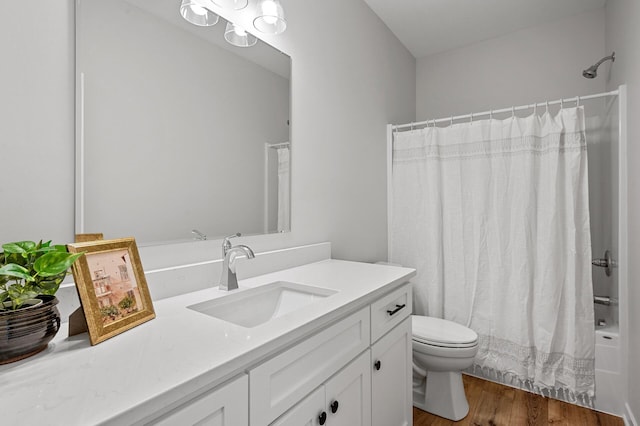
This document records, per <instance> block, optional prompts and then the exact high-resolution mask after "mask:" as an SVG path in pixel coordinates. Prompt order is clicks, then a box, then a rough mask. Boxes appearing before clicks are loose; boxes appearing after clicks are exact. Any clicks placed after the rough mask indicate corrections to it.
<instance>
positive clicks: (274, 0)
mask: <svg viewBox="0 0 640 426" xmlns="http://www.w3.org/2000/svg"><path fill="white" fill-rule="evenodd" d="M253 26H254V27H256V29H257V30H258V31H260V32H262V33H265V34H280V33H283V32H284V30H286V29H287V21H286V19H285V17H284V9H283V8H282V4H280V0H259V2H258V8H257V16H256V17H255V19H254V20H253Z"/></svg>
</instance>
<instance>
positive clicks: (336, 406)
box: [331, 401, 339, 414]
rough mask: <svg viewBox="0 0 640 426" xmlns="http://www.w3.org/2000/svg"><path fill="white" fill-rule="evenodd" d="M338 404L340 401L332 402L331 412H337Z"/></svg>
mask: <svg viewBox="0 0 640 426" xmlns="http://www.w3.org/2000/svg"><path fill="white" fill-rule="evenodd" d="M338 405H339V404H338V401H333V402H332V403H331V412H332V413H333V414H335V413H336V411H338Z"/></svg>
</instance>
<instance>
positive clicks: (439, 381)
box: [412, 315, 478, 421]
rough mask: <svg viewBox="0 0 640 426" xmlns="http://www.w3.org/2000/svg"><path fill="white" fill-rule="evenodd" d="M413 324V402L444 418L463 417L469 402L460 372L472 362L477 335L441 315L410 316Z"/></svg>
mask: <svg viewBox="0 0 640 426" xmlns="http://www.w3.org/2000/svg"><path fill="white" fill-rule="evenodd" d="M412 325H413V342H412V343H413V405H414V406H415V407H418V408H420V409H421V410H424V411H427V412H429V413H432V414H435V415H437V416H440V417H444V418H446V419H450V420H454V421H457V420H460V419H462V418H464V417H465V416H466V415H467V413H468V412H469V403H468V402H467V397H466V396H465V394H464V387H463V385H462V374H461V371H462V370H464V369H465V368H467V367H470V366H471V365H472V364H473V358H474V357H475V355H476V353H477V352H478V335H477V334H476V332H475V331H473V330H471V329H470V328H467V327H465V326H463V325H460V324H457V323H455V322H452V321H447V320H443V319H440V318H432V317H425V316H420V315H412ZM425 378H426V380H425Z"/></svg>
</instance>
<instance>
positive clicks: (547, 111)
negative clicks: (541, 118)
mask: <svg viewBox="0 0 640 426" xmlns="http://www.w3.org/2000/svg"><path fill="white" fill-rule="evenodd" d="M545 104H546V105H547V110H546V113H547V114H549V101H546V102H545Z"/></svg>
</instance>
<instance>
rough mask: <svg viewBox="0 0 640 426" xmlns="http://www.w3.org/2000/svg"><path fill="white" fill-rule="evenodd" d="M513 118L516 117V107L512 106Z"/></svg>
mask: <svg viewBox="0 0 640 426" xmlns="http://www.w3.org/2000/svg"><path fill="white" fill-rule="evenodd" d="M511 118H516V107H514V106H512V107H511Z"/></svg>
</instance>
